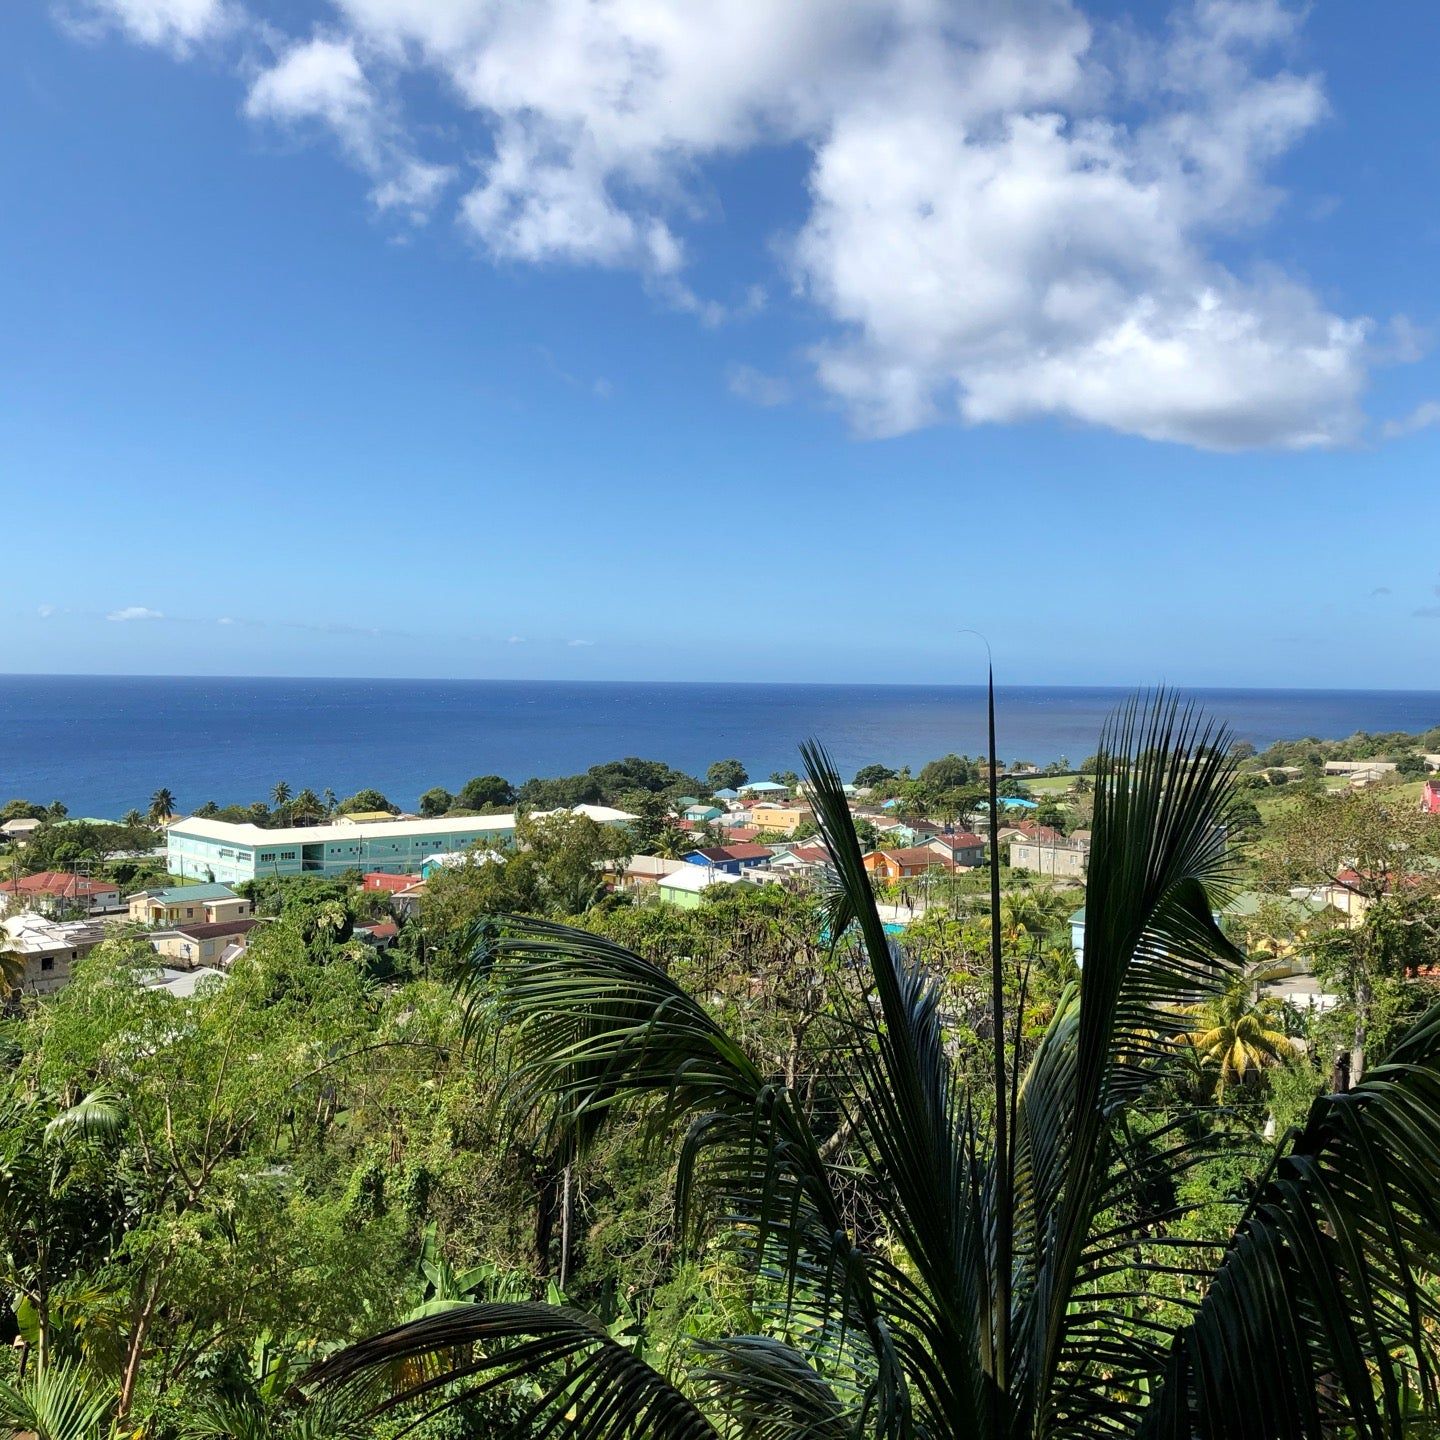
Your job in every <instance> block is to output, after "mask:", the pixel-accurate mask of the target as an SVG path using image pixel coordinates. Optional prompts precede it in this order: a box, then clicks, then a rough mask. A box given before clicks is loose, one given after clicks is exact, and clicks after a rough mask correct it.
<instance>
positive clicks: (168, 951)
mask: <svg viewBox="0 0 1440 1440" xmlns="http://www.w3.org/2000/svg"><path fill="white" fill-rule="evenodd" d="M259 923H260V922H259V921H258V920H256V919H255V918H254V917H253V916H252V917H250V918H249V919H245V920H221V921H218V922H217V923H215V924H213V925H209V924H200V925H177V926H176V927H175V928H174V929H173V930H158V931H156V932H155V933H154V934H153V935H151V936H150V937H149V940H150V944H151V945H152V946H153V947H154V949H155V953H156V954H157V955H163V956H164V957H165V958H166V959H167V960H173V961H175V962H177V963H178V964H179V965H180V966H181V967H182V968H183V969H186V970H193V969H194V968H195V967H196V966H197V965H210V966H219V967H220V968H221V969H222V970H223V969H226V968H227V967H228V966H230V965H231V964H233V963H234V961H235V959H236V957H237V956H238V955H239V954H240V952H241V951H242V950H244V949H245V947H246V946H247V945H248V944H249V943H250V932H251V931H252V930H253V929H254V928H255V927H256V925H258V924H259Z"/></svg>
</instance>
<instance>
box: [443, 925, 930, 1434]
mask: <svg viewBox="0 0 1440 1440" xmlns="http://www.w3.org/2000/svg"><path fill="white" fill-rule="evenodd" d="M464 985H465V991H464V993H465V996H466V1002H467V1008H468V1010H469V1012H470V1014H471V1015H472V1016H475V1017H476V1019H475V1021H474V1023H475V1024H477V1025H478V1016H479V1014H480V1013H481V1007H483V1006H487V1005H490V1004H495V1005H498V1009H499V1012H500V1014H501V1015H502V1016H503V1017H504V1018H505V1019H506V1020H507V1021H508V1022H509V1023H510V1024H511V1025H512V1026H513V1027H514V1034H515V1044H516V1051H517V1054H518V1056H519V1057H520V1058H519V1066H518V1072H517V1075H516V1077H515V1083H516V1085H517V1087H518V1089H517V1103H518V1104H519V1105H521V1106H522V1107H524V1108H527V1109H530V1108H537V1109H538V1108H540V1107H544V1106H549V1107H550V1108H551V1110H552V1113H553V1116H554V1121H553V1123H554V1126H555V1128H556V1132H557V1134H558V1135H559V1136H560V1137H561V1138H562V1140H563V1141H564V1143H573V1144H575V1145H578V1146H580V1147H582V1148H583V1146H584V1145H585V1144H586V1143H588V1141H589V1139H590V1137H591V1136H593V1134H594V1133H595V1132H596V1130H597V1128H598V1127H599V1126H601V1125H602V1124H603V1123H604V1122H605V1120H606V1119H607V1118H608V1116H609V1115H610V1114H611V1113H612V1111H614V1110H615V1109H616V1108H617V1107H621V1106H626V1105H634V1104H635V1103H637V1102H650V1103H652V1104H654V1105H657V1106H658V1107H659V1113H660V1118H661V1120H662V1121H663V1122H664V1123H665V1124H667V1125H669V1124H674V1125H680V1126H682V1127H683V1128H684V1139H683V1142H682V1144H681V1148H680V1154H679V1164H678V1166H677V1176H676V1210H677V1218H678V1224H679V1231H680V1235H681V1239H682V1244H683V1245H686V1246H688V1247H694V1246H696V1245H698V1244H699V1243H700V1242H701V1241H702V1240H703V1239H704V1238H705V1237H706V1236H707V1235H710V1234H722V1235H725V1236H726V1237H727V1238H728V1239H729V1240H730V1241H731V1242H732V1243H735V1244H737V1245H738V1246H739V1247H741V1248H742V1249H743V1251H744V1253H745V1255H746V1256H747V1257H748V1259H749V1260H750V1262H751V1264H752V1266H753V1267H754V1268H755V1269H756V1270H759V1271H765V1272H769V1273H771V1274H774V1275H776V1276H778V1277H783V1282H784V1283H783V1285H782V1286H781V1291H782V1294H783V1296H784V1300H785V1303H786V1305H787V1307H788V1306H791V1305H793V1304H794V1303H796V1302H797V1301H803V1302H804V1303H806V1304H810V1305H818V1306H819V1307H821V1308H822V1309H825V1310H827V1311H829V1312H830V1313H832V1314H833V1317H834V1320H835V1323H836V1324H837V1325H838V1326H839V1327H840V1328H841V1329H842V1330H845V1331H847V1332H852V1333H853V1335H854V1336H855V1337H863V1339H864V1342H865V1343H866V1344H867V1345H868V1346H869V1347H870V1349H871V1351H872V1353H873V1355H874V1356H875V1363H876V1364H877V1366H878V1368H879V1371H880V1375H881V1377H882V1378H881V1380H880V1381H879V1382H878V1383H877V1396H878V1397H879V1399H878V1405H879V1409H880V1412H881V1414H882V1417H883V1423H884V1424H891V1423H898V1421H896V1420H895V1418H894V1417H895V1416H898V1415H899V1414H901V1413H903V1411H904V1409H905V1407H906V1405H907V1404H908V1400H907V1397H906V1394H905V1390H904V1386H903V1383H902V1382H901V1380H900V1375H901V1368H900V1364H899V1361H898V1359H897V1357H896V1356H895V1354H894V1344H893V1340H892V1337H891V1335H890V1333H889V1329H888V1327H887V1326H886V1324H885V1323H884V1320H883V1316H882V1311H881V1305H880V1302H879V1299H878V1298H877V1294H876V1291H875V1288H874V1287H875V1277H876V1275H877V1274H879V1273H880V1272H882V1271H884V1270H885V1268H886V1267H885V1266H884V1263H883V1261H882V1260H881V1259H880V1258H879V1257H875V1256H871V1255H866V1254H864V1253H862V1251H861V1250H860V1249H859V1248H858V1247H857V1245H856V1244H855V1243H854V1241H853V1238H852V1236H851V1234H850V1230H849V1225H848V1218H847V1213H846V1209H845V1206H844V1205H843V1204H842V1201H841V1199H840V1197H839V1196H838V1195H837V1193H836V1191H835V1189H834V1187H833V1184H832V1179H833V1176H832V1171H831V1168H830V1166H829V1165H827V1163H826V1161H825V1159H824V1157H823V1156H822V1153H821V1149H820V1145H819V1143H818V1142H817V1139H816V1136H815V1134H814V1133H813V1131H812V1129H811V1126H810V1123H809V1120H808V1118H807V1115H806V1114H805V1112H804V1110H803V1109H802V1107H801V1106H800V1105H799V1103H798V1102H797V1100H796V1097H795V1096H794V1095H793V1094H792V1093H791V1091H790V1090H789V1089H788V1088H787V1087H786V1086H785V1084H784V1083H783V1081H781V1080H780V1079H778V1078H776V1077H771V1076H769V1075H766V1074H765V1073H764V1072H763V1071H761V1070H760V1069H759V1067H758V1066H757V1065H756V1064H755V1063H754V1062H753V1061H752V1060H751V1059H750V1058H749V1056H748V1055H747V1054H746V1053H745V1051H744V1049H743V1048H742V1047H741V1046H740V1045H739V1044H738V1043H737V1042H736V1041H735V1040H734V1039H733V1038H732V1037H731V1036H729V1035H728V1034H727V1033H726V1032H725V1031H724V1029H723V1028H721V1027H720V1026H719V1025H718V1024H717V1023H716V1022H715V1021H714V1020H713V1019H712V1018H711V1017H710V1016H709V1014H708V1013H707V1012H706V1011H705V1009H704V1008H703V1007H702V1006H701V1005H700V1004H699V1003H698V1002H697V1001H696V1000H695V999H694V998H693V997H691V996H689V995H687V994H686V993H685V992H684V991H683V990H682V989H680V987H679V986H678V985H676V984H675V982H674V981H673V980H671V979H670V978H669V976H667V975H666V974H665V973H664V972H663V971H661V970H660V969H659V968H658V967H656V966H654V965H652V964H651V963H650V962H649V961H647V960H644V959H642V958H641V957H640V956H638V955H635V954H633V953H631V952H630V951H628V950H625V949H624V948H623V947H621V946H618V945H615V944H612V943H611V942H609V941H607V940H604V939H602V938H601V937H599V936H597V935H594V934H592V933H590V932H588V931H582V930H575V929H571V928H570V927H567V926H563V925H556V924H553V923H551V922H548V921H539V920H529V919H507V920H506V921H504V922H503V924H497V925H492V926H490V927H488V928H487V930H486V931H485V932H484V934H483V936H482V937H481V938H480V943H479V944H478V945H477V947H476V948H475V950H474V952H473V954H472V956H471V961H470V964H469V967H468V971H467V979H466V980H465V982H464ZM494 997H498V998H494ZM886 1282H887V1284H888V1285H889V1286H890V1287H891V1288H892V1289H896V1290H901V1291H903V1290H905V1288H906V1286H907V1283H908V1282H907V1281H906V1279H905V1277H903V1276H900V1275H898V1274H895V1275H887V1277H886ZM911 1288H912V1289H913V1287H911ZM910 1299H911V1300H912V1302H913V1303H914V1304H915V1305H916V1306H918V1305H919V1304H920V1303H921V1297H920V1296H919V1294H918V1292H917V1293H915V1294H913V1295H911V1296H910Z"/></svg>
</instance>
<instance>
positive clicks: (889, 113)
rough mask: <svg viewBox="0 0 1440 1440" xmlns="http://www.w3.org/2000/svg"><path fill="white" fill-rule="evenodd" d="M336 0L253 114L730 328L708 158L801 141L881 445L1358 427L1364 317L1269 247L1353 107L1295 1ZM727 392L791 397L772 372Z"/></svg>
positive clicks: (797, 273)
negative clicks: (322, 28) (1308, 140)
mask: <svg viewBox="0 0 1440 1440" xmlns="http://www.w3.org/2000/svg"><path fill="white" fill-rule="evenodd" d="M109 3H110V4H111V5H112V6H118V5H121V4H122V3H123V4H125V5H130V6H137V7H138V6H142V4H150V5H158V4H160V3H161V0H109ZM166 3H169V4H172V5H180V4H182V3H183V4H187V5H196V6H198V5H200V4H202V0H166ZM333 3H334V5H335V14H336V20H335V26H336V28H335V29H334V30H332V31H331V32H328V33H325V34H317V35H316V36H314V37H313V38H311V39H310V40H308V41H302V42H297V43H293V44H291V45H290V46H289V47H288V48H283V47H282V51H281V53H280V56H279V58H278V60H277V61H276V63H275V64H274V65H273V66H272V67H270V68H269V69H267V70H265V72H264V73H263V74H261V75H259V76H258V77H257V78H256V79H255V81H254V83H253V85H252V88H251V91H250V95H249V98H248V100H247V103H246V109H247V112H248V113H249V114H250V115H252V116H254V117H257V118H265V119H269V120H274V121H279V122H281V123H286V124H293V123H297V122H304V121H312V122H317V123H320V124H323V125H325V126H327V127H328V128H329V129H330V130H331V131H332V132H333V133H334V134H335V135H336V136H337V137H338V139H339V142H340V144H341V146H342V148H343V149H344V151H345V153H346V154H347V156H348V157H349V158H350V160H351V162H352V163H353V164H355V165H356V166H357V167H358V168H359V169H361V170H362V171H364V172H365V173H366V174H367V175H369V176H370V177H371V178H372V181H373V184H374V189H373V191H372V194H373V195H374V198H375V200H376V203H377V204H380V205H382V206H397V207H400V208H403V209H406V210H410V211H412V212H414V213H417V214H423V213H425V212H426V211H427V210H428V208H429V207H430V206H431V205H432V204H433V203H434V202H435V200H436V198H437V195H438V194H439V192H440V191H441V190H442V189H443V187H444V185H445V183H446V181H447V180H448V179H449V178H450V176H451V174H452V173H454V171H455V170H458V168H459V167H460V166H461V165H462V164H463V165H472V166H473V167H474V170H475V176H474V179H473V180H472V182H471V183H470V184H469V188H468V190H467V192H466V193H465V194H464V196H463V197H462V199H461V202H460V212H459V213H460V217H461V221H462V223H463V224H464V225H465V226H466V227H467V228H468V229H469V230H470V231H471V232H472V233H473V235H474V236H475V237H476V239H477V241H478V242H479V243H480V245H481V246H482V247H483V248H484V249H485V250H486V251H488V252H489V253H490V254H491V255H492V256H494V257H496V258H499V259H503V260H506V261H511V262H515V263H524V264H551V265H555V264H565V265H594V266H604V267H610V268H629V269H632V270H634V271H636V272H637V273H638V274H640V275H641V276H642V277H643V279H644V282H645V284H646V286H647V288H648V289H649V290H650V291H651V292H652V293H653V294H655V295H657V296H658V297H660V298H661V299H663V300H664V301H665V302H666V303H668V304H671V305H673V306H675V307H677V308H679V309H681V310H685V311H689V312H691V313H694V314H695V315H696V316H697V318H699V319H700V320H701V321H702V322H703V323H707V324H713V323H717V322H718V321H719V320H721V319H724V318H727V317H728V316H730V315H731V314H733V313H736V312H735V310H734V309H733V308H730V307H727V305H724V304H721V303H719V302H717V301H716V300H713V299H707V298H704V297H702V296H700V295H698V294H697V293H696V292H695V290H694V289H693V288H692V284H691V282H690V280H689V279H688V276H689V274H690V271H691V262H692V257H693V256H694V255H695V254H697V253H698V252H700V251H701V250H702V249H703V248H704V246H705V243H706V238H707V236H709V235H712V234H713V233H714V231H715V228H716V227H717V226H718V225H719V224H721V223H722V222H723V214H722V212H721V208H720V205H719V202H718V198H717V196H716V195H715V194H714V193H713V192H712V191H711V190H710V189H709V188H708V175H707V170H706V165H707V163H709V162H715V161H724V160H728V159H730V158H732V157H735V156H738V155H741V154H744V153H746V152H749V151H753V150H757V149H760V148H762V147H763V148H776V147H784V146H800V147H803V149H804V151H805V152H806V153H808V155H809V167H810V168H809V178H808V188H807V195H806V209H805V211H804V214H803V218H802V219H801V221H800V223H799V224H798V226H797V227H796V231H795V233H794V234H792V235H790V236H789V237H786V240H785V243H784V244H783V246H782V249H783V253H784V255H785V261H786V268H787V272H788V275H789V277H790V279H791V280H792V282H793V284H794V286H795V288H796V290H797V291H798V293H799V294H800V295H802V296H803V297H805V298H806V299H808V300H809V301H810V303H812V304H813V305H814V306H815V307H816V308H817V309H818V311H819V312H820V313H821V315H822V316H823V317H824V318H825V319H826V320H827V321H828V322H829V324H830V326H831V331H830V334H829V337H828V338H827V339H824V340H822V341H821V343H819V344H818V345H817V346H815V347H814V350H813V362H814V365H815V369H816V374H817V376H818V378H819V380H820V383H821V384H822V386H824V387H825V389H826V390H827V391H828V392H829V393H830V394H831V395H832V396H834V397H835V398H836V400H837V401H839V402H840V403H841V404H842V405H843V406H844V407H845V408H846V409H847V410H848V412H849V413H850V414H851V416H852V417H853V419H854V422H855V424H856V425H857V427H858V428H859V429H861V430H862V431H865V432H868V433H877V434H893V433H897V432H901V431H905V430H909V429H913V428H915V427H917V426H921V425H926V424H931V423H935V422H937V421H945V420H960V421H963V422H966V423H971V424H981V423H1013V422H1016V421H1020V420H1025V419H1031V418H1042V417H1053V418H1056V419H1060V420H1065V421H1073V422H1080V423H1084V424H1089V425H1096V426H1103V427H1108V428H1110V429H1113V430H1117V431H1120V432H1123V433H1126V434H1132V435H1140V436H1145V437H1148V438H1151V439H1159V440H1169V441H1178V442H1182V443H1188V444H1193V445H1199V446H1206V447H1212V448H1219V449H1233V448H1238V447H1248V446H1281V447H1290V448H1304V447H1311V446H1323V445H1335V444H1342V443H1346V442H1348V441H1350V440H1351V439H1353V438H1354V437H1355V436H1356V435H1357V433H1358V432H1359V430H1360V427H1361V423H1362V421H1361V415H1360V396H1361V393H1362V391H1363V388H1364V384H1365V378H1366V371H1367V368H1368V367H1369V366H1370V365H1371V364H1373V363H1375V361H1376V360H1377V358H1378V357H1379V350H1378V348H1376V349H1372V348H1371V342H1370V339H1369V335H1370V331H1371V326H1370V324H1369V322H1368V321H1367V320H1366V319H1365V318H1364V317H1357V316H1347V315H1343V314H1339V313H1336V312H1334V311H1333V310H1332V309H1331V308H1330V307H1329V306H1327V305H1326V304H1325V303H1323V302H1322V301H1321V299H1320V298H1319V297H1318V296H1317V295H1316V294H1315V292H1314V291H1313V290H1312V289H1311V288H1309V287H1308V286H1307V285H1306V284H1305V283H1304V281H1303V279H1302V278H1299V277H1296V276H1293V275H1287V274H1283V273H1279V272H1277V271H1275V270H1273V269H1272V268H1269V267H1267V266H1266V265H1265V264H1264V263H1263V256H1262V255H1261V254H1260V253H1259V252H1257V250H1256V248H1255V246H1256V241H1255V238H1254V237H1255V235H1256V232H1257V229H1258V227H1259V226H1260V225H1262V224H1263V223H1264V222H1266V221H1267V220H1268V219H1270V218H1271V217H1272V216H1273V215H1274V214H1275V213H1276V211H1277V210H1278V208H1279V207H1280V206H1281V205H1282V204H1283V202H1284V196H1283V195H1282V194H1281V193H1280V192H1279V191H1278V190H1277V189H1276V188H1275V187H1274V185H1273V184H1272V182H1271V180H1270V171H1271V167H1272V166H1273V165H1274V163H1275V162H1276V160H1277V159H1278V158H1279V157H1281V156H1282V155H1284V154H1285V153H1286V152H1287V151H1288V150H1289V149H1290V148H1291V147H1293V146H1294V145H1295V143H1296V142H1297V141H1298V140H1299V139H1300V138H1301V137H1302V136H1304V135H1305V134H1306V133H1307V132H1309V131H1311V130H1312V129H1313V128H1314V127H1315V126H1316V125H1317V124H1318V123H1319V122H1320V120H1321V119H1322V118H1323V117H1324V115H1325V111H1326V101H1325V97H1324V92H1323V87H1322V85H1321V83H1320V81H1319V80H1318V78H1317V77H1315V76H1313V75H1306V74H1299V73H1295V72H1293V71H1292V70H1290V69H1287V68H1286V66H1285V63H1284V60H1285V54H1286V48H1287V46H1288V45H1289V44H1290V43H1291V41H1292V39H1293V36H1294V34H1295V31H1296V29H1297V26H1298V24H1299V22H1300V18H1301V12H1300V10H1299V8H1298V7H1293V8H1292V7H1289V6H1287V5H1283V4H1281V3H1280V0H1193V3H1189V4H1180V5H1177V6H1176V8H1175V9H1174V10H1173V12H1172V13H1171V15H1170V17H1169V21H1168V23H1166V24H1165V25H1164V26H1163V28H1160V29H1158V30H1156V31H1153V32H1150V33H1141V32H1138V31H1132V30H1128V29H1122V28H1119V27H1116V26H1113V25H1111V24H1109V23H1105V22H1101V21H1099V20H1093V21H1092V19H1091V18H1090V17H1089V15H1087V13H1086V11H1085V10H1084V9H1083V8H1082V6H1081V4H1080V3H1079V0H851V3H848V4H845V5H836V4H835V3H834V0H607V3H604V4H598V3H589V0H527V3H525V4H500V3H496V0H333ZM419 74H425V75H427V76H429V77H430V78H431V79H432V80H434V81H438V84H439V93H440V95H441V96H442V97H444V98H445V100H446V101H447V102H448V104H449V105H450V106H451V107H452V108H453V109H454V110H458V112H460V113H459V116H458V117H457V116H456V115H454V114H452V115H451V116H450V118H451V121H452V124H451V126H450V128H451V131H452V133H453V134H454V135H456V136H463V137H465V138H464V140H463V142H461V143H463V144H464V146H465V150H464V152H463V154H457V155H456V157H455V165H454V166H452V167H447V166H443V165H434V164H430V163H427V162H424V161H421V160H419V159H418V158H417V147H416V146H415V144H414V142H413V139H412V138H411V134H412V132H413V129H414V126H413V125H412V124H408V123H407V122H406V120H405V119H404V117H403V114H402V111H401V109H400V105H399V101H398V97H399V96H400V95H401V94H402V93H404V92H405V87H407V86H413V82H414V80H415V78H416V76H417V75H419ZM457 118H458V119H459V122H460V123H454V122H455V121H456V119H457ZM436 133H437V134H438V133H439V131H438V129H437V130H436ZM477 135H478V136H480V137H481V142H480V143H479V144H478V145H477V144H476V143H475V142H476V136H477ZM1222 244H1223V247H1224V248H1223V251H1222V249H1221V245H1222ZM751 288H752V292H753V293H754V294H756V295H760V294H761V293H762V292H761V290H760V288H759V287H758V285H757V286H753V287H751ZM746 308H748V302H745V303H744V304H742V305H741V306H740V307H739V309H740V313H744V310H745V309H746ZM737 373H738V379H737ZM757 374H758V372H757ZM760 378H762V379H763V378H765V377H760ZM730 384H731V388H732V389H736V388H737V385H738V389H739V391H740V392H745V391H746V390H748V391H749V392H750V394H749V398H755V399H759V400H760V403H767V402H766V401H765V400H764V399H763V398H762V397H763V396H764V395H766V394H778V391H776V390H775V389H773V388H770V387H765V386H759V385H757V384H756V383H755V379H754V377H751V376H748V375H747V374H746V373H745V367H739V370H738V372H736V373H732V376H731V377H730Z"/></svg>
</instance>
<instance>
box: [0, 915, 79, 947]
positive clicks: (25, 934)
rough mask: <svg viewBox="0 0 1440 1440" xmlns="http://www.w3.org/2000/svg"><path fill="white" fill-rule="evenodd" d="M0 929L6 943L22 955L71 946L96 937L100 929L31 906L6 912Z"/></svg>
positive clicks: (0, 921)
mask: <svg viewBox="0 0 1440 1440" xmlns="http://www.w3.org/2000/svg"><path fill="white" fill-rule="evenodd" d="M0 931H3V932H4V934H5V935H6V936H7V937H8V939H7V943H8V947H9V948H10V949H12V950H17V951H19V953H20V954H22V955H40V954H45V953H48V952H49V951H51V950H73V949H74V948H75V947H76V946H77V945H88V944H90V943H91V942H92V941H96V940H99V938H100V931H99V930H98V929H97V928H96V927H95V926H94V925H93V924H90V923H88V922H87V921H84V920H51V919H50V918H49V916H47V915H37V914H36V913H35V912H34V911H33V910H22V911H21V912H20V913H19V914H18V915H7V916H6V917H5V918H4V919H3V920H0Z"/></svg>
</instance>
